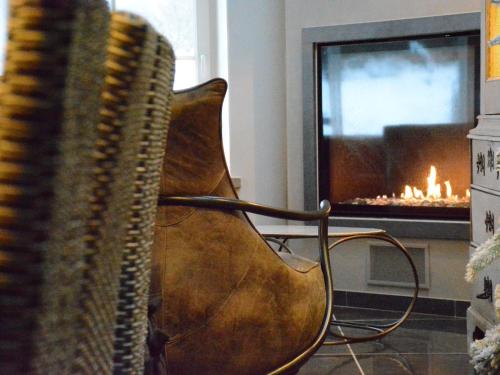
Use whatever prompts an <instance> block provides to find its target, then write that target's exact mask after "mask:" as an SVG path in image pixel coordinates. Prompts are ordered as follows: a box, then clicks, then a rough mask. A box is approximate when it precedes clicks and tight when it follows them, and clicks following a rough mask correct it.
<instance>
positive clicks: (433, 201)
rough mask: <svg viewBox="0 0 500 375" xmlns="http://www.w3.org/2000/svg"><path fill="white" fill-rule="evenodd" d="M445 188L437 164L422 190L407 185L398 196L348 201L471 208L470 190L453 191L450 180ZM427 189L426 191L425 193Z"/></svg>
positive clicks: (372, 203)
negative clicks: (460, 194) (462, 193)
mask: <svg viewBox="0 0 500 375" xmlns="http://www.w3.org/2000/svg"><path fill="white" fill-rule="evenodd" d="M443 185H444V186H443V188H442V189H441V184H439V183H438V173H437V169H436V167H435V166H433V165H431V167H430V170H429V175H428V176H427V188H426V189H422V190H420V189H419V188H418V187H416V186H410V185H405V186H404V187H403V192H402V193H401V194H400V195H399V197H398V196H396V194H395V193H392V196H389V197H388V196H387V195H385V194H384V195H377V197H376V198H354V199H350V200H348V201H346V202H342V203H348V204H354V205H375V206H412V207H458V208H469V206H470V190H469V189H467V190H466V191H465V196H459V195H458V194H456V192H455V194H454V193H453V187H452V186H451V182H450V181H444V183H443ZM424 191H425V193H424Z"/></svg>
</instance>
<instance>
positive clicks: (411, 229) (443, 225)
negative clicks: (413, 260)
mask: <svg viewBox="0 0 500 375" xmlns="http://www.w3.org/2000/svg"><path fill="white" fill-rule="evenodd" d="M329 224H330V225H331V226H343V227H365V228H367V227H368V228H378V229H384V230H386V231H387V232H388V233H390V234H391V235H393V236H395V237H398V238H422V239H437V240H463V241H469V239H470V222H469V221H451V220H418V219H393V218H369V217H341V216H338V217H331V218H330V221H329Z"/></svg>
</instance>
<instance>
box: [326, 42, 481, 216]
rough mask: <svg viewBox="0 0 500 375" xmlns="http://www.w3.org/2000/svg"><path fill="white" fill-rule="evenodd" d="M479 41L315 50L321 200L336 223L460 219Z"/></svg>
mask: <svg viewBox="0 0 500 375" xmlns="http://www.w3.org/2000/svg"><path fill="white" fill-rule="evenodd" d="M478 70H479V36H478V35H459V36H449V35H446V36H442V37H432V38H422V39H411V40H394V41H378V42H369V43H352V44H343V45H322V46H320V47H319V71H320V72H321V74H320V78H319V80H320V85H319V86H320V103H319V104H320V112H319V113H320V114H321V116H320V131H319V135H320V140H319V141H320V142H319V151H320V157H319V166H320V176H319V183H320V195H321V198H327V199H330V201H332V202H333V203H334V208H335V210H334V211H335V212H336V214H338V215H342V214H350V213H352V214H355V215H367V216H377V214H378V215H382V216H387V215H389V216H403V217H405V216H406V217H421V216H425V217H440V218H467V217H468V207H469V198H468V190H467V189H468V188H469V185H470V167H469V165H470V161H469V160H470V151H469V144H468V141H467V138H466V135H467V133H468V131H469V130H470V128H472V127H473V126H474V121H475V116H476V115H477V111H478V98H479V89H478V87H479V83H478V78H479V77H478V74H479V73H478Z"/></svg>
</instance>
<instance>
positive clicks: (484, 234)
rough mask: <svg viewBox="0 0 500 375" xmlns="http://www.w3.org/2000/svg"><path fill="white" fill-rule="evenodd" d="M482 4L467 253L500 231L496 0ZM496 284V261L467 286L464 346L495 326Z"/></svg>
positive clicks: (499, 6) (499, 271)
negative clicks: (468, 302) (468, 300)
mask: <svg viewBox="0 0 500 375" xmlns="http://www.w3.org/2000/svg"><path fill="white" fill-rule="evenodd" d="M482 5H483V6H482V11H481V18H482V20H481V115H480V116H479V118H478V120H479V121H478V125H477V127H476V128H474V129H472V130H471V131H470V133H469V138H470V139H471V142H472V166H471V168H472V186H471V247H470V252H471V254H472V252H473V251H474V250H475V248H476V247H477V246H479V245H480V244H481V243H483V242H484V241H485V240H487V239H488V238H490V237H491V236H493V234H494V233H495V231H498V230H500V1H499V0H482ZM496 284H500V259H497V260H496V261H495V262H494V263H493V264H492V265H490V266H489V267H487V268H486V269H485V270H484V271H483V272H482V273H481V274H479V275H478V277H477V278H476V281H475V283H474V285H473V287H472V291H471V294H472V295H471V306H470V308H469V309H468V311H467V336H468V340H469V342H470V341H472V340H473V339H477V338H480V337H481V333H482V332H484V331H486V330H487V329H489V328H491V327H492V326H493V325H495V324H498V323H500V322H499V321H498V319H497V317H496V314H495V307H494V302H495V296H494V293H495V285H496ZM490 287H491V290H490ZM490 291H491V292H492V296H491V298H490V296H489V292H490Z"/></svg>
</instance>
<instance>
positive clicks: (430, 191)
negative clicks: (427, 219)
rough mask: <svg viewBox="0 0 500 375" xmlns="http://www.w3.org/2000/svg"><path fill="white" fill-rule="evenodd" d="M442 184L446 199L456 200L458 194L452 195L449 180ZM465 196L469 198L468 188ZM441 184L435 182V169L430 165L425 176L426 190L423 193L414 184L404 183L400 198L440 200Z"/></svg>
mask: <svg viewBox="0 0 500 375" xmlns="http://www.w3.org/2000/svg"><path fill="white" fill-rule="evenodd" d="M444 186H445V189H446V199H447V200H451V201H458V200H459V197H458V195H453V188H452V187H451V183H450V181H445V182H444ZM465 197H466V198H470V191H469V189H467V190H466V192H465ZM442 198H443V197H442V193H441V184H438V183H437V169H436V167H435V166H433V165H431V168H430V171H429V175H428V176H427V190H426V193H425V195H424V193H423V191H422V190H420V189H418V188H417V187H416V186H413V187H412V186H410V185H405V186H404V192H403V193H401V199H403V200H410V199H422V200H423V199H425V200H430V201H432V200H440V199H442Z"/></svg>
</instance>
